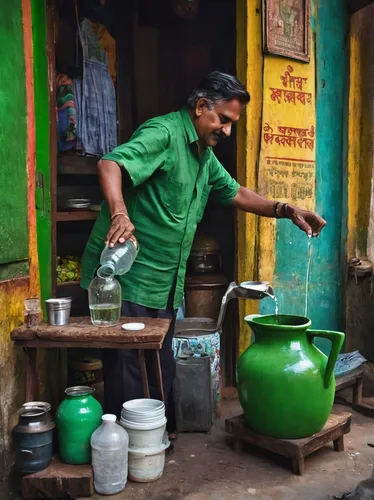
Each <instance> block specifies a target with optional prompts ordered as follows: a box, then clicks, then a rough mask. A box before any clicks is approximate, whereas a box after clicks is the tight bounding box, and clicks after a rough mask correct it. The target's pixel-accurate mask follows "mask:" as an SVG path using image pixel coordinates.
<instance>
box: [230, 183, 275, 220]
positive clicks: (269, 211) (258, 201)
mask: <svg viewBox="0 0 374 500" xmlns="http://www.w3.org/2000/svg"><path fill="white" fill-rule="evenodd" d="M233 205H234V206H235V207H237V208H240V209H241V210H244V211H245V212H251V213H252V214H256V215H261V216H262V217H275V208H276V202H274V201H271V200H267V199H266V198H264V197H263V196H261V195H259V194H257V193H255V192H254V191H252V190H251V189H248V188H246V187H244V186H240V188H239V191H238V194H237V195H236V196H235V198H234V201H233ZM282 206H283V203H280V204H279V205H278V206H277V216H278V217H284V216H285V214H284V213H283V210H282Z"/></svg>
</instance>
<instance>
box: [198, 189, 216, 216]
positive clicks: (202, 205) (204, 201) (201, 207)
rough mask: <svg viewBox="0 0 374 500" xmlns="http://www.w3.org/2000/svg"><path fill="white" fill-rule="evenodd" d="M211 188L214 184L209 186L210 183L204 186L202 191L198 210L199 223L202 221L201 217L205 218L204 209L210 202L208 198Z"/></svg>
mask: <svg viewBox="0 0 374 500" xmlns="http://www.w3.org/2000/svg"><path fill="white" fill-rule="evenodd" d="M211 190H212V186H209V184H207V185H206V186H204V189H203V192H202V194H201V198H200V204H199V208H198V211H197V219H196V220H197V223H199V222H200V221H201V219H202V218H203V215H204V210H205V207H206V205H207V203H208V198H209V195H210V192H211Z"/></svg>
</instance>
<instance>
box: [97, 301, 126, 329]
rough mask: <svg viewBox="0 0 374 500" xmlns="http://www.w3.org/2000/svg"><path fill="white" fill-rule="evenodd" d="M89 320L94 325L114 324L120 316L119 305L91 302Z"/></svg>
mask: <svg viewBox="0 0 374 500" xmlns="http://www.w3.org/2000/svg"><path fill="white" fill-rule="evenodd" d="M90 313H91V320H92V323H93V324H94V325H95V326H110V325H116V324H117V323H118V321H119V318H120V316H121V305H119V306H118V305H116V304H91V305H90Z"/></svg>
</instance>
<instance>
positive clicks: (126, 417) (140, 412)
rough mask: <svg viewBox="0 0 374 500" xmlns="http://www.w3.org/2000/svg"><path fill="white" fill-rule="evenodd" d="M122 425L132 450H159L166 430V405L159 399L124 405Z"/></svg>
mask: <svg viewBox="0 0 374 500" xmlns="http://www.w3.org/2000/svg"><path fill="white" fill-rule="evenodd" d="M120 423H121V425H122V427H124V428H125V429H126V431H127V432H128V435H129V448H130V449H147V450H149V449H150V448H153V449H156V450H158V449H159V448H160V446H161V445H162V439H163V436H164V432H165V429H166V418H165V405H164V403H163V402H162V401H159V400H158V399H145V398H144V399H132V400H131V401H127V402H126V403H123V405H122V411H121V420H120Z"/></svg>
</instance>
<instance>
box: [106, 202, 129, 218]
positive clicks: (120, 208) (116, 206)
mask: <svg viewBox="0 0 374 500" xmlns="http://www.w3.org/2000/svg"><path fill="white" fill-rule="evenodd" d="M108 205H109V210H110V214H111V215H113V214H116V213H121V212H124V213H126V214H127V208H126V205H125V203H124V202H123V201H122V202H115V203H108Z"/></svg>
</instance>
